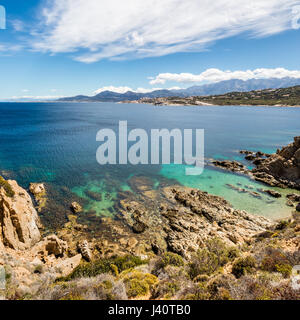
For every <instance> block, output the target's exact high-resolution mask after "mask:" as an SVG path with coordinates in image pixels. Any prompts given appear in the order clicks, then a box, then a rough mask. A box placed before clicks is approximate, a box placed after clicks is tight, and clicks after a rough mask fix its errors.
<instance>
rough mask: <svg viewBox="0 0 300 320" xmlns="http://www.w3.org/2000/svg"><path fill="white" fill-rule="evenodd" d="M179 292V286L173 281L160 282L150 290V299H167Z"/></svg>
mask: <svg viewBox="0 0 300 320" xmlns="http://www.w3.org/2000/svg"><path fill="white" fill-rule="evenodd" d="M179 290H180V285H179V284H178V283H177V282H175V281H168V280H161V281H159V282H158V283H157V284H156V285H155V286H153V288H152V296H151V299H169V298H171V297H173V296H174V295H175V294H176V292H177V291H179Z"/></svg>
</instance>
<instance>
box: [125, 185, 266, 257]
mask: <svg viewBox="0 0 300 320" xmlns="http://www.w3.org/2000/svg"><path fill="white" fill-rule="evenodd" d="M155 192H156V193H157V195H156V197H157V198H156V200H151V199H149V198H147V199H146V198H142V199H143V200H141V201H139V202H138V201H136V199H135V198H134V197H133V196H132V197H130V196H129V198H128V199H124V200H121V201H120V214H121V215H122V218H123V219H125V221H127V223H128V225H129V226H131V227H132V226H135V224H136V221H137V220H138V221H141V222H144V221H146V222H147V228H146V229H145V230H144V229H143V228H142V229H141V230H137V231H142V230H143V232H142V233H139V235H138V237H139V240H140V239H143V241H146V242H147V243H148V244H149V245H150V248H152V250H153V251H154V252H155V253H158V254H161V253H163V252H165V251H166V250H167V249H168V250H171V251H173V252H176V253H178V254H180V255H182V256H184V257H186V258H190V256H191V255H192V252H195V251H197V250H198V249H199V248H201V247H202V246H203V245H204V243H205V242H206V240H208V239H211V238H213V237H218V238H221V239H222V240H224V241H225V243H227V244H228V245H231V246H232V245H236V244H243V243H249V241H251V238H252V237H253V236H254V235H256V234H257V233H262V232H265V231H266V230H267V228H268V227H270V226H272V222H271V221H269V220H268V219H265V218H263V217H258V216H253V215H250V214H248V213H247V212H245V211H239V210H234V209H233V208H232V207H231V205H230V204H229V203H228V202H227V201H225V200H224V199H222V198H221V197H215V196H212V195H209V194H208V193H206V192H201V191H199V190H196V189H190V188H185V187H179V186H174V187H167V188H162V189H158V190H156V191H155ZM249 192H251V191H249ZM253 196H254V194H253ZM135 227H136V226H135Z"/></svg>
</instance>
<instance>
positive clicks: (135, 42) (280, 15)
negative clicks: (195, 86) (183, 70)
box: [33, 0, 300, 63]
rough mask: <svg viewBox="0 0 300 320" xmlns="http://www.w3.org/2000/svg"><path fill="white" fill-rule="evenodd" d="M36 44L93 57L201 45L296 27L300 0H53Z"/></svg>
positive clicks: (144, 53) (146, 53)
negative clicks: (245, 34) (297, 7)
mask: <svg viewBox="0 0 300 320" xmlns="http://www.w3.org/2000/svg"><path fill="white" fill-rule="evenodd" d="M48 3H49V6H48V7H47V8H45V9H44V10H43V12H42V21H41V25H42V27H41V29H40V30H37V31H36V32H35V35H36V36H37V38H36V41H35V42H34V44H33V46H34V48H35V49H36V50H41V51H45V52H50V53H60V52H71V53H72V55H73V57H74V59H76V60H78V61H82V62H85V63H92V62H95V61H98V60H101V59H104V58H109V59H125V58H133V57H134V58H136V57H153V56H161V55H166V54H170V53H175V52H186V51H200V50H203V49H205V48H206V47H207V46H208V45H209V44H211V43H212V42H213V41H216V40H218V39H222V38H226V37H230V36H234V35H238V34H241V33H245V32H246V33H248V34H250V35H252V36H257V37H259V36H267V35H272V34H276V33H278V32H281V31H284V30H288V29H292V28H295V26H296V25H297V24H296V23H295V19H296V17H295V15H296V14H297V13H295V10H294V8H295V7H296V6H297V5H299V3H300V1H299V0H251V1H245V0H214V1H211V0H201V1H199V0H189V1H182V0H164V1H161V0H143V1H141V0H126V1H124V0H101V1H99V0H72V1H71V0H53V1H51V2H50V1H49V2H48Z"/></svg>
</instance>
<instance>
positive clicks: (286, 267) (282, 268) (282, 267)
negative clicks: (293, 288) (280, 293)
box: [276, 264, 293, 278]
mask: <svg viewBox="0 0 300 320" xmlns="http://www.w3.org/2000/svg"><path fill="white" fill-rule="evenodd" d="M276 269H277V271H278V272H279V273H281V274H282V275H283V277H284V278H289V277H290V276H291V274H292V271H293V267H292V266H291V265H290V264H277V265H276Z"/></svg>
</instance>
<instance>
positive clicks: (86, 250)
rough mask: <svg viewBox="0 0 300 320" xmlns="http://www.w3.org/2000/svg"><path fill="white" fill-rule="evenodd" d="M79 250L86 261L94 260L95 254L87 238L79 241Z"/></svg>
mask: <svg viewBox="0 0 300 320" xmlns="http://www.w3.org/2000/svg"><path fill="white" fill-rule="evenodd" d="M78 250H79V252H80V253H81V254H82V257H83V258H84V259H85V260H86V261H88V262H90V261H91V260H92V258H93V254H92V251H91V249H90V245H89V243H88V241H87V240H84V241H82V242H80V243H78Z"/></svg>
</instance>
